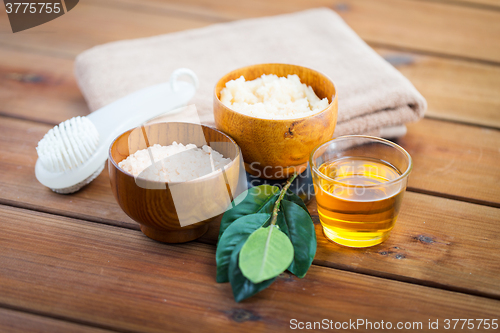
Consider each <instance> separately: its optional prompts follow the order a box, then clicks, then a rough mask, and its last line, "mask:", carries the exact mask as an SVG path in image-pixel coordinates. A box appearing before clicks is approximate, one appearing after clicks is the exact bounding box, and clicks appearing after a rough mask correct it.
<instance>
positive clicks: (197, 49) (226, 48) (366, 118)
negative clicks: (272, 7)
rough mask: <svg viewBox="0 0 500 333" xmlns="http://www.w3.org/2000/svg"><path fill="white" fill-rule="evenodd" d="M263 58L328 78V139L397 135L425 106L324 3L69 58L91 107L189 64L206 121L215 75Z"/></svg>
mask: <svg viewBox="0 0 500 333" xmlns="http://www.w3.org/2000/svg"><path fill="white" fill-rule="evenodd" d="M269 62H280V63H290V64H296V65H301V66H306V67H310V68H313V69H316V70H318V71H321V72H323V73H325V74H326V75H328V76H329V77H330V78H331V79H332V80H333V81H334V82H335V84H336V86H337V90H338V96H339V116H338V124H337V128H336V130H335V136H338V135H343V134H361V133H363V134H374V135H381V134H384V133H386V134H385V135H386V136H394V135H388V134H387V133H398V135H400V134H402V133H404V128H403V131H401V125H404V124H405V123H407V122H412V121H416V120H418V119H419V118H420V117H422V116H423V114H424V111H425V109H426V101H425V99H424V98H423V97H422V95H420V93H419V92H418V91H417V90H416V89H415V87H413V85H412V84H411V83H410V82H409V81H408V80H407V79H406V78H405V77H404V76H403V75H401V73H399V72H398V71H397V70H396V69H395V68H394V67H392V66H391V65H390V64H389V63H387V62H386V61H385V60H384V59H382V58H381V57H380V56H379V55H378V54H377V53H375V52H374V51H373V50H372V49H371V48H370V47H369V46H368V45H367V44H366V43H365V42H363V41H362V40H361V39H360V38H359V37H358V36H357V35H356V33H354V31H352V30H351V29H350V28H349V27H348V26H347V25H346V24H345V22H344V21H343V20H342V19H341V18H340V17H339V16H338V15H337V14H336V13H335V12H333V11H332V10H330V9H326V8H319V9H312V10H307V11H303V12H298V13H294V14H286V15H279V16H274V17H264V18H256V19H248V20H241V21H235V22H229V23H222V24H215V25H212V26H209V27H205V28H201V29H195V30H188V31H182V32H177V33H172V34H166V35H161V36H155V37H150V38H141V39H135V40H125V41H119V42H114V43H109V44H105V45H101V46H96V47H94V48H92V49H90V50H87V51H85V52H83V53H82V54H80V55H79V56H78V57H77V59H76V64H75V72H76V77H77V81H78V83H79V85H80V88H81V90H82V93H83V95H84V96H85V98H86V100H87V102H88V104H89V107H90V109H91V110H92V111H94V110H96V109H99V108H100V107H102V106H104V105H107V104H109V103H111V102H113V101H115V100H117V99H118V98H121V97H123V96H125V95H127V94H129V93H132V92H134V91H136V90H138V89H141V88H144V87H146V86H149V85H152V84H156V83H161V82H165V81H167V80H168V78H169V75H170V73H172V71H174V70H175V69H176V68H179V67H187V68H190V69H192V70H193V71H194V72H195V73H196V74H197V75H198V77H199V79H200V87H199V90H198V92H197V94H196V97H195V98H194V99H193V101H192V102H193V103H194V104H195V105H196V107H197V109H198V112H199V115H200V120H201V121H202V123H204V124H207V125H212V126H213V125H214V118H213V110H212V99H213V96H212V95H213V89H214V86H215V83H216V82H217V80H218V79H219V78H220V77H221V76H223V75H224V74H225V73H227V72H229V71H231V70H233V69H236V68H238V67H242V66H247V65H251V64H256V63H269ZM398 126H399V127H398ZM391 129H395V130H396V131H395V132H391Z"/></svg>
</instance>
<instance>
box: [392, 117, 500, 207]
mask: <svg viewBox="0 0 500 333" xmlns="http://www.w3.org/2000/svg"><path fill="white" fill-rule="evenodd" d="M398 143H399V144H401V145H402V146H403V147H404V148H405V149H407V150H408V152H409V153H410V155H411V156H412V158H413V163H414V166H413V171H412V173H411V175H410V181H409V185H408V186H409V188H410V189H412V190H415V191H422V192H425V193H434V194H439V195H444V196H449V197H453V198H457V199H460V200H466V201H471V202H479V203H483V204H488V205H492V206H495V207H499V206H500V205H499V202H500V167H499V166H500V164H499V162H498V160H499V158H500V131H498V130H496V129H488V128H481V127H476V126H470V125H461V124H454V123H450V122H445V121H439V120H431V119H423V120H421V121H420V122H418V123H415V124H409V125H408V133H407V134H406V135H405V136H404V137H402V138H400V139H399V140H398Z"/></svg>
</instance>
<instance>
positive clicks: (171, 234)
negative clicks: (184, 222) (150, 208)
mask: <svg viewBox="0 0 500 333" xmlns="http://www.w3.org/2000/svg"><path fill="white" fill-rule="evenodd" d="M141 231H142V233H143V234H144V235H146V236H148V237H149V238H151V239H154V240H155V241H158V242H163V243H185V242H189V241H192V240H195V239H197V238H199V237H201V236H203V235H204V234H205V233H206V232H207V231H208V224H203V225H201V226H199V227H197V228H187V227H186V228H185V229H179V230H168V231H167V230H158V229H154V228H150V227H148V226H145V225H143V224H141Z"/></svg>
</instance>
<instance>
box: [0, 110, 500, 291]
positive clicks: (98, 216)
mask: <svg viewBox="0 0 500 333" xmlns="http://www.w3.org/2000/svg"><path fill="white" fill-rule="evenodd" d="M3 120H4V121H1V122H0V150H1V151H3V152H4V158H3V159H2V160H1V161H0V169H2V170H5V172H2V173H0V202H3V203H7V204H9V205H14V206H20V207H24V208H30V209H35V210H40V211H45V212H49V213H55V214H62V215H65V216H71V217H77V218H81V219H86V220H90V221H96V222H102V223H106V224H111V225H116V226H121V227H125V228H129V229H136V230H137V229H138V225H137V224H136V223H135V222H133V221H132V220H131V219H130V218H129V217H127V216H126V215H125V214H124V213H123V211H122V210H121V209H120V208H119V206H118V205H117V204H116V202H115V199H114V197H113V195H112V193H111V189H110V186H109V179H108V174H107V171H106V170H104V172H103V173H102V174H101V175H100V176H99V177H98V178H97V179H96V180H95V181H94V182H92V183H91V184H90V185H89V186H87V187H85V188H84V189H83V190H81V191H79V192H77V193H75V194H72V195H59V194H55V193H53V192H52V191H50V190H49V189H47V188H45V187H43V186H42V185H40V184H39V183H38V181H37V180H36V178H35V175H34V172H33V168H34V163H35V161H36V152H35V150H34V147H35V145H36V142H37V140H38V138H40V137H42V136H43V134H44V132H45V131H46V130H47V129H48V126H46V125H41V124H36V123H30V122H26V121H21V120H14V119H9V118H4V119H3ZM426 122H431V123H436V122H437V123H440V122H438V121H431V120H426ZM448 125H449V124H448ZM452 125H453V124H452ZM425 127H426V128H427V127H428V126H425ZM443 128H446V126H444V127H443ZM471 128H472V129H474V130H476V129H477V128H475V127H471ZM431 129H432V128H431ZM473 134H474V133H473ZM497 135H500V134H497ZM445 138H448V137H447V136H446V131H445ZM430 139H432V140H434V141H436V139H435V138H432V137H430ZM417 141H418V140H417ZM432 142H433V141H429V142H428V143H427V144H428V145H431V144H436V145H439V144H440V143H439V141H437V142H435V143H432ZM471 142H475V141H473V140H471ZM478 144H479V145H483V146H484V143H482V142H481V141H479V142H478ZM438 147H439V146H438ZM478 147H479V146H478ZM481 147H482V146H481ZM427 148H428V149H430V150H431V152H432V147H430V148H429V147H427ZM466 149H470V148H469V147H466ZM425 154H426V152H425V151H422V152H420V155H418V154H414V158H415V170H414V173H418V174H419V175H417V176H415V175H414V174H412V176H411V177H412V178H413V179H416V180H415V181H416V182H417V183H418V181H419V179H420V178H422V177H423V175H422V173H425V172H426V169H425V165H421V166H418V165H419V164H420V162H419V161H420V160H421V159H423V160H427V159H429V160H432V159H435V158H436V156H440V155H442V152H440V151H437V152H436V154H435V155H433V158H426V157H425V156H426V155H425ZM418 156H421V157H419V158H417V157H418ZM444 158H446V156H444ZM499 159H500V157H499ZM485 161H486V160H485ZM485 161H483V162H485ZM434 163H437V162H435V161H434ZM491 163H494V161H493V162H491ZM444 165H446V164H443V166H444ZM479 166H480V167H482V168H484V169H488V168H490V169H491V170H493V171H494V170H495V169H494V166H491V165H489V164H486V165H482V164H480V165H479ZM467 167H471V166H470V165H467V164H458V165H457V166H456V168H458V169H457V170H455V171H454V172H455V173H456V174H461V173H460V172H462V173H465V172H467ZM419 170H420V171H419ZM493 171H491V172H493ZM436 176H437V177H436V179H435V180H434V181H433V182H437V181H439V179H441V178H443V177H442V175H440V174H439V173H436ZM492 176H494V175H492ZM424 180H425V179H424ZM444 181H445V182H443V183H442V187H443V188H444V187H446V186H449V184H447V183H446V181H447V179H446V178H444ZM490 182H491V180H490ZM467 184H468V183H467V181H464V185H463V186H468V185H467ZM486 185H487V183H485V186H486ZM495 191H498V189H497V187H495V186H491V184H490V192H491V195H494V193H496V192H495ZM309 207H310V210H311V211H312V212H313V214H315V215H317V214H316V213H315V203H314V202H313V203H311V204H310V205H309ZM419 214H420V215H419ZM477 216H481V220H482V223H483V226H482V227H481V228H476V229H470V226H471V222H474V221H475V219H477ZM443 219H445V220H446V221H443ZM499 221H500V210H499V209H497V208H491V207H485V206H479V205H474V204H465V203H462V202H457V201H453V200H447V199H441V198H435V197H433V196H427V195H422V194H417V193H411V192H408V193H407V194H406V197H405V200H404V206H403V210H402V212H401V217H400V222H401V224H400V225H398V227H397V228H396V230H395V231H394V234H393V236H392V237H391V238H390V239H389V240H388V241H387V242H385V243H384V244H382V245H379V246H377V247H373V248H370V249H367V250H362V251H364V252H362V253H363V255H359V253H360V252H361V251H359V250H354V251H353V250H348V249H344V248H340V247H338V246H335V245H334V244H331V243H329V242H328V241H326V240H325V239H324V236H323V234H322V231H321V229H320V228H319V225H318V226H317V235H318V239H319V240H322V241H320V242H319V250H318V255H317V256H316V260H317V262H318V263H320V264H322V265H326V266H331V267H339V268H346V269H349V270H353V271H360V272H370V273H371V274H376V275H378V276H384V277H390V278H395V279H399V280H404V281H417V282H418V283H420V284H424V285H439V286H442V287H445V288H448V289H456V290H462V291H465V292H468V293H472V294H481V295H488V296H489V297H500V280H499V278H498V276H500V275H499V273H500V267H496V266H494V265H491V264H489V263H491V261H490V260H491V259H492V257H491V256H493V257H495V258H497V257H498V256H500V248H499V247H500V243H499V242H498V238H499V233H498V231H497V229H496V226H497V225H498V223H499ZM423 222H426V223H423ZM217 233H218V225H217V224H214V225H212V226H211V229H210V232H209V234H208V235H207V236H205V237H204V238H203V239H202V240H201V241H203V242H207V243H211V244H215V241H216V239H217ZM481 235H483V236H481ZM419 237H420V238H421V237H430V238H431V239H432V242H431V243H429V242H427V243H426V242H423V243H422V241H420V240H419ZM423 239H427V238H423ZM495 240H496V242H495ZM394 247H398V248H399V249H400V250H398V251H395V250H394V249H393V248H394ZM482 247H487V248H489V249H490V250H491V252H492V253H493V254H492V255H490V256H489V257H488V259H486V258H485V259H483V260H481V257H482V255H483V252H482V250H481V248H482ZM337 251H339V252H337ZM383 252H387V253H390V254H389V255H382V254H380V253H383ZM337 253H340V254H339V255H338V256H337ZM356 253H358V255H357V256H356V258H357V260H359V262H357V261H356V260H354V259H353V258H352V256H354V255H355V254H356ZM367 253H370V256H369V257H370V258H372V260H368V259H366V258H365V256H364V255H365V254H367ZM497 254H498V256H497ZM398 255H401V256H404V258H401V259H404V260H398V259H397V258H396V259H395V257H396V256H398ZM443 257H445V258H446V257H448V258H449V259H450V260H449V261H444V262H442V258H443ZM363 258H365V259H363ZM460 258H471V260H462V261H460ZM451 259H453V260H451ZM498 259H499V260H500V257H498ZM455 260H456V261H459V262H461V263H460V264H458V265H457V262H456V261H455ZM356 262H357V263H356ZM429 262H439V263H440V265H441V266H440V267H439V268H438V269H436V268H435V267H434V266H432V267H429V266H428V263H429ZM493 262H494V261H493ZM462 269H468V270H469V271H468V272H467V274H468V273H472V274H473V275H470V274H469V275H463V272H464V271H463V270H462Z"/></svg>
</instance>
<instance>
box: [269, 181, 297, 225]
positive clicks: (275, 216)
mask: <svg viewBox="0 0 500 333" xmlns="http://www.w3.org/2000/svg"><path fill="white" fill-rule="evenodd" d="M296 177H297V171H295V172H294V173H293V175H292V176H291V177H290V178H288V180H287V182H286V184H285V186H283V188H282V189H281V193H280V196H279V197H278V200H276V202H275V203H274V208H273V216H272V218H271V225H275V224H276V221H278V211H279V208H280V203H281V200H282V199H283V197H284V196H285V193H286V191H288V188H289V187H290V185H292V182H293V181H294V180H295V178H296Z"/></svg>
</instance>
